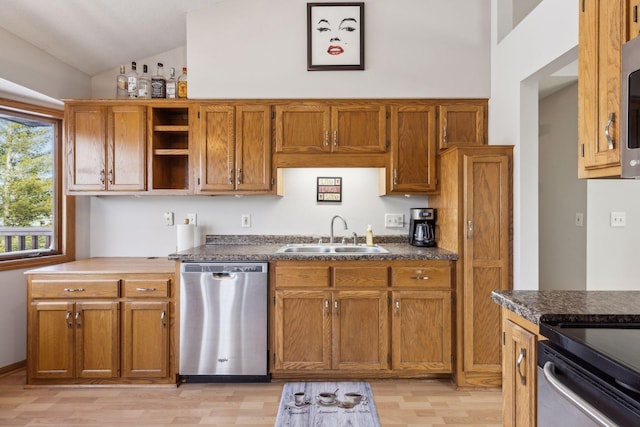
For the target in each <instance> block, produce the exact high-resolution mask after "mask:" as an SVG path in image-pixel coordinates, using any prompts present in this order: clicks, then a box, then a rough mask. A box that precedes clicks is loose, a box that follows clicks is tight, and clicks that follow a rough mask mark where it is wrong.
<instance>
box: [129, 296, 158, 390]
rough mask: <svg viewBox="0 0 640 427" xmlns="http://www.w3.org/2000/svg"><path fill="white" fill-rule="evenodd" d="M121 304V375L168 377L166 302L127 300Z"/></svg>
mask: <svg viewBox="0 0 640 427" xmlns="http://www.w3.org/2000/svg"><path fill="white" fill-rule="evenodd" d="M122 304H123V313H122V319H123V321H122V376H123V377H125V378H140V377H143V378H149V377H153V378H163V377H167V376H168V373H169V351H168V350H169V324H168V323H169V303H168V302H167V301H127V302H124V303H122Z"/></svg>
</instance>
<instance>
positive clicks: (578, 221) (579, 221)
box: [576, 213, 584, 227]
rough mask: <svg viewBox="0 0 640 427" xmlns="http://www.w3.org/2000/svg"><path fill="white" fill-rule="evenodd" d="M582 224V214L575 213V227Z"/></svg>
mask: <svg viewBox="0 0 640 427" xmlns="http://www.w3.org/2000/svg"><path fill="white" fill-rule="evenodd" d="M583 226H584V214H582V213H576V227H583Z"/></svg>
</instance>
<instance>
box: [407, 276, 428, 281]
mask: <svg viewBox="0 0 640 427" xmlns="http://www.w3.org/2000/svg"><path fill="white" fill-rule="evenodd" d="M411 278H412V279H413V280H431V276H412V277H411Z"/></svg>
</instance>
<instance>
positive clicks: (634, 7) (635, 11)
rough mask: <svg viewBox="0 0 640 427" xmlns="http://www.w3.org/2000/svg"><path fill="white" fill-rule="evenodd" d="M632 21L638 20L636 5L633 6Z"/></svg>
mask: <svg viewBox="0 0 640 427" xmlns="http://www.w3.org/2000/svg"><path fill="white" fill-rule="evenodd" d="M633 22H638V6H633Z"/></svg>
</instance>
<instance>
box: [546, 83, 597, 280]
mask: <svg viewBox="0 0 640 427" xmlns="http://www.w3.org/2000/svg"><path fill="white" fill-rule="evenodd" d="M539 121H540V122H539V129H540V130H539V136H540V139H539V152H540V157H539V159H540V167H539V172H540V174H539V193H538V194H539V202H540V214H539V220H538V222H539V226H538V229H539V234H540V236H539V243H540V248H539V249H540V255H539V256H540V289H543V290H546V289H553V290H569V289H572V290H585V289H586V286H587V278H586V277H587V266H586V263H587V218H586V216H587V181H586V180H581V179H578V162H577V161H576V146H577V141H578V84H577V83H573V84H572V85H570V86H568V87H566V88H564V89H561V90H559V91H558V92H556V93H554V94H552V95H550V96H548V97H546V98H544V99H541V100H540V114H539ZM576 213H582V214H583V218H584V221H583V224H584V225H583V226H582V227H578V226H576V225H575V215H576Z"/></svg>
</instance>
